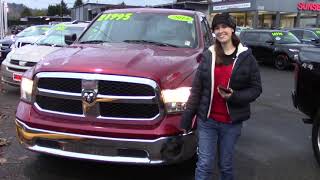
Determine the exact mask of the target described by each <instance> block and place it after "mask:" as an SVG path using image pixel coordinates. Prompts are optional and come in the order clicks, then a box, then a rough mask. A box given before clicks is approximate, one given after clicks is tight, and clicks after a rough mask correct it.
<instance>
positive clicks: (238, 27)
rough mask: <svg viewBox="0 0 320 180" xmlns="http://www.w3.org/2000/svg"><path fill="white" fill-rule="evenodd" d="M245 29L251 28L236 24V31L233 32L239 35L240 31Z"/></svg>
mask: <svg viewBox="0 0 320 180" xmlns="http://www.w3.org/2000/svg"><path fill="white" fill-rule="evenodd" d="M246 29H251V28H249V27H244V26H237V27H236V32H235V34H236V35H237V36H238V37H239V36H240V33H241V31H243V30H246Z"/></svg>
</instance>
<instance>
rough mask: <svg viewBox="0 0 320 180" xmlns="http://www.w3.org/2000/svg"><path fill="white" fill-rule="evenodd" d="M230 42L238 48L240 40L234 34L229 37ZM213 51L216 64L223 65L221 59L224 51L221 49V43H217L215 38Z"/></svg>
mask: <svg viewBox="0 0 320 180" xmlns="http://www.w3.org/2000/svg"><path fill="white" fill-rule="evenodd" d="M231 41H232V44H233V46H234V47H238V45H239V44H240V39H239V38H238V36H237V35H236V34H235V33H234V32H233V33H232V35H231ZM214 50H215V52H216V64H222V63H223V58H222V57H223V55H224V51H223V49H222V46H221V43H220V42H219V41H218V39H217V38H216V40H215V45H214Z"/></svg>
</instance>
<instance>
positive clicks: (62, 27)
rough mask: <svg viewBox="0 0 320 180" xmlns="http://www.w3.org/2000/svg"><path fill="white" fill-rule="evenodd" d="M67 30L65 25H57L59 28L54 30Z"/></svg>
mask: <svg viewBox="0 0 320 180" xmlns="http://www.w3.org/2000/svg"><path fill="white" fill-rule="evenodd" d="M66 29H67V27H66V26H65V25H64V24H60V25H57V27H55V28H54V30H56V31H64V30H66Z"/></svg>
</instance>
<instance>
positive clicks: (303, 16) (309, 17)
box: [209, 0, 320, 28]
mask: <svg viewBox="0 0 320 180" xmlns="http://www.w3.org/2000/svg"><path fill="white" fill-rule="evenodd" d="M221 12H229V13H230V14H232V15H233V16H234V17H235V18H236V20H237V25H238V26H249V27H254V28H279V27H319V24H320V0H282V1H280V0H210V3H209V13H210V16H209V17H211V18H212V17H213V16H214V15H215V14H216V13H221Z"/></svg>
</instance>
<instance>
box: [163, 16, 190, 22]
mask: <svg viewBox="0 0 320 180" xmlns="http://www.w3.org/2000/svg"><path fill="white" fill-rule="evenodd" d="M168 18H169V19H171V20H174V21H182V22H188V23H192V21H193V18H192V17H190V16H185V15H169V16H168Z"/></svg>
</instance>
